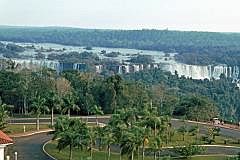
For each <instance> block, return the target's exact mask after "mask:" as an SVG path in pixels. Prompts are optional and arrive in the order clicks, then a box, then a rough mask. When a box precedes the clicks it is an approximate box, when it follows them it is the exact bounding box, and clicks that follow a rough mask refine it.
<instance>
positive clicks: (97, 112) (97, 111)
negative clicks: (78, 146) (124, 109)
mask: <svg viewBox="0 0 240 160" xmlns="http://www.w3.org/2000/svg"><path fill="white" fill-rule="evenodd" d="M90 113H91V114H94V115H95V116H96V125H97V126H98V115H103V111H102V110H101V107H98V106H97V105H94V106H93V107H92V108H90Z"/></svg>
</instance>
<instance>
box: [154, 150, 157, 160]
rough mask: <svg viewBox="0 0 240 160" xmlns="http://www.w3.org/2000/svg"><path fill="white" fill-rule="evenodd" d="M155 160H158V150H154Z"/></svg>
mask: <svg viewBox="0 0 240 160" xmlns="http://www.w3.org/2000/svg"><path fill="white" fill-rule="evenodd" d="M154 160H157V153H156V150H154Z"/></svg>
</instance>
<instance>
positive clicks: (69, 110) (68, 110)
mask: <svg viewBox="0 0 240 160" xmlns="http://www.w3.org/2000/svg"><path fill="white" fill-rule="evenodd" d="M70 116H71V114H70V109H68V117H69V118H70Z"/></svg>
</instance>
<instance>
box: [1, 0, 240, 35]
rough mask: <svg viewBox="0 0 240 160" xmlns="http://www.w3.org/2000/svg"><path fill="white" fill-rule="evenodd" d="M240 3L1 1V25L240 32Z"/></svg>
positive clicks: (186, 0) (226, 0)
mask: <svg viewBox="0 0 240 160" xmlns="http://www.w3.org/2000/svg"><path fill="white" fill-rule="evenodd" d="M239 7H240V0H0V25H26V26H29V25H31V26H72V27H80V28H109V29H111V28H117V29H142V28H149V29H153V28H154V29H165V28H169V29H171V30H173V29H179V30H204V31H206V30H207V31H229V32H240V9H239Z"/></svg>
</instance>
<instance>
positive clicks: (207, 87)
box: [124, 69, 240, 121]
mask: <svg viewBox="0 0 240 160" xmlns="http://www.w3.org/2000/svg"><path fill="white" fill-rule="evenodd" d="M124 77H125V79H127V80H131V81H136V82H141V83H144V84H146V85H155V84H161V85H162V86H164V87H165V88H166V89H167V91H166V92H170V93H175V95H177V97H182V96H183V95H185V96H187V95H189V94H190V95H191V94H194V95H198V96H205V97H208V98H209V99H211V101H213V102H214V104H216V105H217V106H218V109H219V111H220V115H221V116H222V117H223V118H224V119H227V120H229V121H239V120H240V103H239V97H240V89H239V88H238V87H237V85H236V84H235V83H232V79H230V78H226V77H225V76H224V75H221V76H220V79H219V80H208V79H205V80H194V79H191V78H185V77H184V76H182V77H179V76H178V74H177V72H176V73H175V75H172V74H171V73H167V72H164V71H162V70H160V69H155V70H150V71H141V72H138V73H132V74H127V75H125V76H124ZM198 112H200V111H199V110H198ZM178 113H179V112H178Z"/></svg>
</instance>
